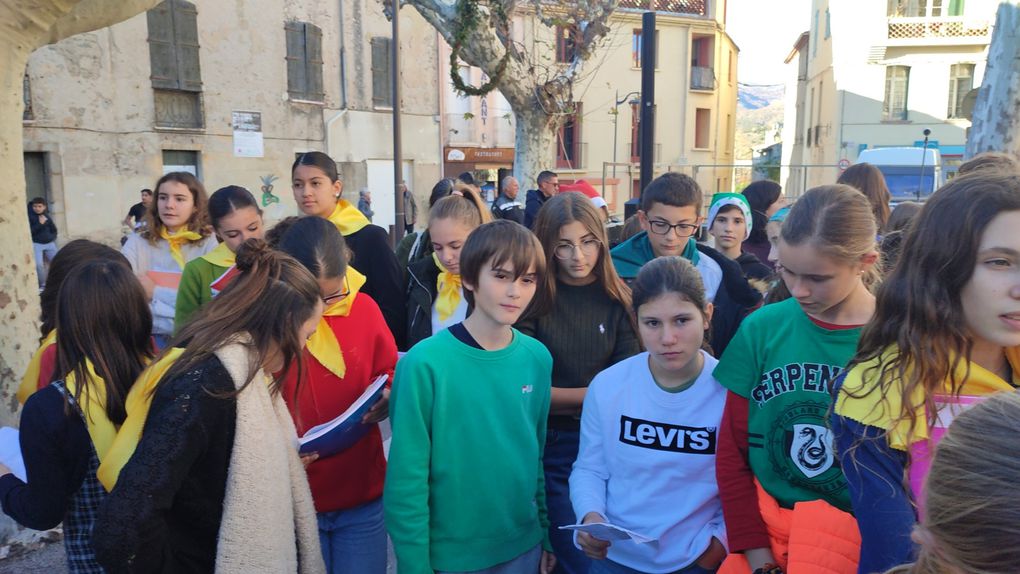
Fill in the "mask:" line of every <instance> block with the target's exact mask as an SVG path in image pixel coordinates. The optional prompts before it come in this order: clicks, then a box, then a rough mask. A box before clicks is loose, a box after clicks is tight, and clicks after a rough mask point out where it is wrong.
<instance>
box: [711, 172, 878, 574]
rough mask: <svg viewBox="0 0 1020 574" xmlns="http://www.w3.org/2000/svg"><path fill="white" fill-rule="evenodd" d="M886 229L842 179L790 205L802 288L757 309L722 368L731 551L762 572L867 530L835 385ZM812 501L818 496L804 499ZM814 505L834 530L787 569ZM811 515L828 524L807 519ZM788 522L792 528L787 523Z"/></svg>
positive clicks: (815, 536)
mask: <svg viewBox="0 0 1020 574" xmlns="http://www.w3.org/2000/svg"><path fill="white" fill-rule="evenodd" d="M875 231H876V227H875V218H874V217H873V216H872V214H871V205H870V204H869V203H868V200H867V199H866V198H865V197H864V196H863V195H861V193H860V192H858V191H857V190H855V189H853V188H851V187H849V186H845V185H831V186H822V187H816V188H814V189H811V190H809V191H808V192H807V193H805V194H804V195H803V196H802V197H801V198H800V199H799V200H798V201H797V203H796V204H794V206H793V207H792V208H791V209H790V213H789V215H788V216H787V218H786V221H785V222H783V227H782V232H781V234H780V237H779V243H778V251H779V264H780V267H781V271H780V272H781V274H782V278H783V281H784V282H785V283H786V286H787V288H788V289H789V291H790V294H791V295H792V297H791V298H790V299H787V300H785V301H782V302H779V303H775V304H772V305H767V306H765V307H763V308H761V309H759V310H758V311H755V312H754V313H753V314H751V315H750V316H749V317H748V318H747V319H746V320H745V321H744V323H743V324H742V325H741V326H740V330H739V331H737V335H736V337H734V339H733V341H732V342H731V343H730V345H729V347H727V348H726V351H725V353H723V356H722V358H721V359H720V360H719V366H718V367H717V368H716V369H715V378H716V379H717V380H718V381H719V382H720V383H721V384H722V385H723V386H724V387H726V388H727V389H729V390H730V392H729V394H728V395H727V399H726V413H725V416H724V417H723V423H722V429H721V432H720V437H719V457H718V462H717V465H716V466H717V468H716V476H717V479H718V481H719V491H720V495H721V497H722V504H723V511H724V513H725V515H726V530H727V532H728V535H729V544H730V550H731V551H733V552H742V553H743V554H744V556H745V557H746V558H747V562H749V563H750V567H751V568H750V569H751V570H752V571H753V570H757V569H759V568H765V571H768V569H769V567H768V566H767V565H770V564H771V565H773V566H774V565H776V564H778V565H779V566H782V567H783V568H784V571H785V572H788V573H790V574H797V572H798V571H799V572H815V571H817V570H814V569H813V568H817V567H818V564H819V563H824V562H826V561H828V560H830V559H833V555H835V554H839V553H840V548H838V547H836V546H834V544H836V542H837V541H838V540H840V539H842V538H844V537H848V538H849V539H850V540H853V538H854V537H855V536H856V524H855V523H854V521H853V518H852V517H851V516H850V515H849V514H847V513H846V512H845V511H849V510H850V499H849V495H848V493H847V489H846V481H845V479H844V478H843V473H842V472H841V471H840V469H839V465H838V464H836V460H835V458H834V454H833V450H832V446H833V445H832V437H831V434H830V433H829V431H828V423H827V413H828V410H829V408H830V404H831V398H830V395H829V390H830V385H831V384H832V381H833V380H834V379H835V378H836V376H837V375H839V373H840V371H841V370H842V368H843V365H845V364H846V363H847V362H848V361H849V360H850V357H852V356H853V353H854V350H855V349H856V347H857V340H858V338H859V337H860V333H861V327H862V326H863V325H864V324H865V323H867V322H868V320H869V319H871V316H872V314H873V313H874V310H875V297H874V296H873V295H872V294H871V292H870V291H869V288H868V286H869V284H870V283H873V282H874V281H875V278H876V277H875V276H876V275H877V273H878V270H877V269H876V266H875V265H876V262H877V260H878V252H877V251H876V248H875ZM756 482H757V484H758V485H760V489H758V488H756V484H755V483H756ZM812 501H818V503H817V504H808V505H806V506H805V505H802V504H801V503H811V502H812ZM819 505H821V507H819ZM802 506H804V507H805V508H810V509H812V510H811V511H812V512H813V511H814V509H818V508H821V509H822V510H824V511H825V512H823V513H822V514H821V515H820V517H819V515H818V514H812V515H811V516H813V517H815V518H818V520H821V521H824V522H825V523H826V524H827V525H829V524H831V525H832V529H831V530H819V531H818V532H815V531H813V530H812V531H811V532H810V535H809V536H808V540H807V543H806V546H797V550H794V551H792V552H790V553H789V555H788V559H789V562H788V564H789V566H790V568H789V570H787V569H786V568H787V565H788V564H787V563H784V558H785V556H784V555H785V550H781V549H785V547H786V546H787V544H791V547H792V543H793V542H795V541H796V540H797V538H796V537H798V536H801V535H802V534H804V533H803V532H801V531H798V532H796V533H794V532H790V531H789V526H790V525H789V523H788V522H789V520H790V519H791V516H792V515H793V514H796V513H798V512H801V515H803V513H804V512H807V511H806V510H805V511H801V510H800V509H801V507H802ZM833 507H835V508H833ZM784 509H793V510H794V513H793V514H791V513H789V512H784V511H783V510H784ZM805 523H806V524H807V525H808V528H813V527H814V526H816V524H813V523H811V522H810V520H808V521H803V522H802V521H798V524H805ZM766 524H770V525H771V526H772V528H768V529H766ZM784 529H785V530H786V531H787V532H789V538H787V536H786V535H785V534H784V535H780V534H778V533H779V532H781V531H782V530H784ZM829 534H833V535H832V536H829ZM855 552H856V549H851V550H849V551H848V552H847V554H849V558H848V559H847V560H845V561H843V562H842V563H843V564H844V565H845V567H846V569H845V571H847V572H852V571H855V570H856V556H855ZM734 560H736V558H735V559H734ZM744 568H745V569H744V572H747V570H746V566H744ZM802 568H803V569H802ZM734 571H740V570H739V569H738V570H734ZM837 571H838V572H842V571H844V570H840V569H837V570H835V571H834V572H837Z"/></svg>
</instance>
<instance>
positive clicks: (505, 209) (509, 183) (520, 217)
mask: <svg viewBox="0 0 1020 574" xmlns="http://www.w3.org/2000/svg"><path fill="white" fill-rule="evenodd" d="M520 189H521V185H520V184H519V183H517V178H516V177H514V176H512V175H508V176H506V177H504V178H503V181H501V182H499V197H497V198H496V201H494V202H492V218H493V219H509V220H510V221H515V222H517V223H520V224H521V225H524V203H522V202H521V201H520V200H519V199H517V194H518V192H519V191H520Z"/></svg>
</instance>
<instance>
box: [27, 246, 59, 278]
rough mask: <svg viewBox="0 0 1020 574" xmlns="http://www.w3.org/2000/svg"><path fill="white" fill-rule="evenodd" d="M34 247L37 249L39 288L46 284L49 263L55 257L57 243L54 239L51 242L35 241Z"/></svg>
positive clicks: (36, 268) (36, 269) (36, 261)
mask: <svg viewBox="0 0 1020 574" xmlns="http://www.w3.org/2000/svg"><path fill="white" fill-rule="evenodd" d="M32 249H33V250H34V251H35V273H36V275H38V276H39V288H40V289H42V288H43V286H45V285H46V272H47V270H48V264H49V262H50V261H53V257H54V256H55V255H56V254H57V244H56V243H54V242H52V241H50V242H49V243H33V244H32Z"/></svg>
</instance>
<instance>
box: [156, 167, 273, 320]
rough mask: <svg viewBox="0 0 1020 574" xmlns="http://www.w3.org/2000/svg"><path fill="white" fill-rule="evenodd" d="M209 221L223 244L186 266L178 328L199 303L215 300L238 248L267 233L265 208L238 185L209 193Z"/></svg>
mask: <svg viewBox="0 0 1020 574" xmlns="http://www.w3.org/2000/svg"><path fill="white" fill-rule="evenodd" d="M209 221H210V222H211V223H212V226H213V229H214V230H215V231H216V236H217V237H219V239H220V244H219V245H218V246H217V247H216V249H213V250H212V251H210V252H209V253H206V254H205V255H203V256H201V257H199V258H198V259H192V260H191V261H189V262H188V264H187V265H185V266H184V273H183V274H182V275H181V286H180V289H179V290H178V291H177V311H176V315H175V318H174V326H175V328H177V329H180V328H181V327H182V326H184V324H185V323H187V322H188V319H190V318H191V315H192V314H194V313H195V311H197V310H198V308H199V307H201V306H202V305H205V304H206V303H208V302H209V301H211V300H212V298H213V295H214V293H213V289H214V287H213V286H212V285H213V283H217V280H218V279H223V278H224V274H225V273H226V272H227V271H228V270H229V269H230V268H231V267H233V266H234V259H235V257H234V252H235V251H237V248H238V247H240V246H241V244H242V243H244V242H245V241H247V240H248V239H253V238H254V239H262V237H263V236H264V235H265V228H264V227H263V224H262V210H261V209H259V204H258V202H256V201H255V196H253V195H252V194H251V192H250V191H248V190H247V189H245V188H243V187H241V186H238V185H228V186H227V187H223V188H220V189H218V190H216V192H215V193H213V194H212V195H211V196H210V197H209ZM217 287H219V288H218V289H216V290H217V291H219V290H222V286H220V285H217Z"/></svg>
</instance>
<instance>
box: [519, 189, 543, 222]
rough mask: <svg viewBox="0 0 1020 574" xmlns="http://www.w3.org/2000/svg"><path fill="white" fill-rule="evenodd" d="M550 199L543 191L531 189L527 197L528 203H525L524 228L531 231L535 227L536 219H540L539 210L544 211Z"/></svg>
mask: <svg viewBox="0 0 1020 574" xmlns="http://www.w3.org/2000/svg"><path fill="white" fill-rule="evenodd" d="M548 200H549V198H548V197H546V196H545V194H543V193H542V192H541V191H539V190H537V189H529V190H528V195H527V201H525V203H524V226H525V227H527V228H528V229H531V228H532V227H534V225H535V219H536V218H537V217H538V210H539V209H542V206H543V205H545V202H546V201H548Z"/></svg>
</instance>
